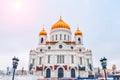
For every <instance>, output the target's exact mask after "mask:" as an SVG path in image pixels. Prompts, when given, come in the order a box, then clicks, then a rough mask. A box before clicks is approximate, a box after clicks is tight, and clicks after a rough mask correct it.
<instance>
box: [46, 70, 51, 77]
mask: <svg viewBox="0 0 120 80" xmlns="http://www.w3.org/2000/svg"><path fill="white" fill-rule="evenodd" d="M50 75H51V71H50V69H49V68H48V69H47V70H46V78H50Z"/></svg>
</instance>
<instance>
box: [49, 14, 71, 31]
mask: <svg viewBox="0 0 120 80" xmlns="http://www.w3.org/2000/svg"><path fill="white" fill-rule="evenodd" d="M56 28H65V29H69V30H70V26H69V25H68V24H67V23H65V22H64V21H63V20H62V17H61V16H60V19H59V20H58V21H57V22H56V23H55V24H54V25H53V26H52V27H51V30H53V29H56Z"/></svg>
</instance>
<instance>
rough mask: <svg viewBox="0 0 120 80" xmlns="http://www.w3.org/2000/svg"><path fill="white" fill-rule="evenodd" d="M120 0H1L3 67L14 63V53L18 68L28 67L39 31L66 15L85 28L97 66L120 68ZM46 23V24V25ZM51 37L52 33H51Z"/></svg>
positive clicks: (0, 55) (0, 54)
mask: <svg viewBox="0 0 120 80" xmlns="http://www.w3.org/2000/svg"><path fill="white" fill-rule="evenodd" d="M119 4H120V0H0V70H6V67H8V66H9V67H12V58H13V57H14V56H16V57H18V58H19V59H20V61H19V65H18V69H22V67H24V69H26V70H27V69H28V63H29V51H30V50H31V49H35V48H36V47H37V44H38V39H39V36H38V33H39V32H40V30H41V29H42V28H43V27H44V28H45V30H46V31H47V32H48V35H49V33H50V29H51V26H52V25H53V24H54V23H55V22H57V21H58V20H59V17H60V16H62V19H63V20H64V21H65V22H66V23H68V24H69V25H70V26H71V31H72V32H73V33H72V34H73V35H74V32H75V30H76V29H77V27H79V29H80V30H81V31H82V32H83V41H84V46H85V47H86V48H88V49H91V50H92V54H93V64H94V65H93V66H94V67H101V65H100V61H99V60H100V59H101V58H102V57H106V58H107V68H112V65H113V64H115V65H116V66H117V68H118V69H119V70H120V62H119V60H120V50H119V49H120V42H119V41H120V5H119ZM43 25H44V26H43ZM48 39H49V37H48Z"/></svg>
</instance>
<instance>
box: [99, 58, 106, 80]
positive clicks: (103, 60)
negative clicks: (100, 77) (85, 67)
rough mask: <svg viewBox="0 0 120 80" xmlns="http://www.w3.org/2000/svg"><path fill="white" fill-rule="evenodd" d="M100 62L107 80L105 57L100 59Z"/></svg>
mask: <svg viewBox="0 0 120 80" xmlns="http://www.w3.org/2000/svg"><path fill="white" fill-rule="evenodd" d="M100 62H101V66H102V69H103V70H104V74H105V80H107V76H106V66H107V59H106V58H105V57H104V58H101V59H100Z"/></svg>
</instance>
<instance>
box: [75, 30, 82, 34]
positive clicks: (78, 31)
mask: <svg viewBox="0 0 120 80" xmlns="http://www.w3.org/2000/svg"><path fill="white" fill-rule="evenodd" d="M77 35H82V32H81V31H80V30H79V28H78V29H77V30H76V32H75V36H77Z"/></svg>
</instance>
